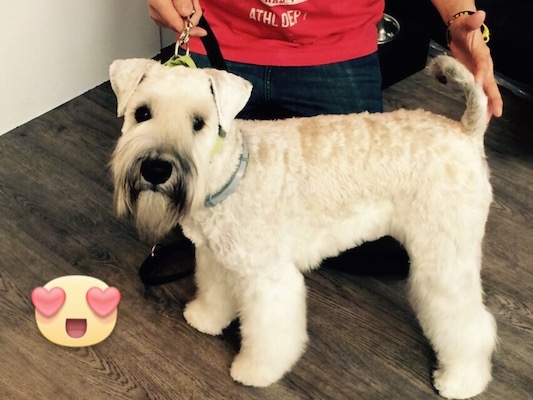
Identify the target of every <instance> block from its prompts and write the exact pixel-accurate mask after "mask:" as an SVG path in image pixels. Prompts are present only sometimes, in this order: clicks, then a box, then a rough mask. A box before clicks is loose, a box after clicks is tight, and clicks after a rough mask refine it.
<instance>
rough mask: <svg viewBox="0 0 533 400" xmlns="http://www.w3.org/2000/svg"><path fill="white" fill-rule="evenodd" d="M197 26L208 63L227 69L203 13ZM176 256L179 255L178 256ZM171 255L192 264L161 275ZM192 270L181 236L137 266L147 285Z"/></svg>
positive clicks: (191, 249) (154, 250)
mask: <svg viewBox="0 0 533 400" xmlns="http://www.w3.org/2000/svg"><path fill="white" fill-rule="evenodd" d="M198 26H199V27H200V28H203V29H205V30H206V32H207V36H203V37H201V38H200V39H201V40H202V44H203V45H204V47H205V51H206V53H207V58H208V59H209V63H210V64H211V66H212V67H213V68H216V69H220V70H224V71H227V70H228V68H227V66H226V61H225V60H224V57H223V56H222V52H221V51H220V46H219V45H218V41H217V38H216V37H215V34H214V33H213V30H212V29H211V26H209V23H208V22H207V20H206V19H205V17H204V16H203V15H202V17H201V18H200V21H199V22H198ZM177 256H179V258H178V257H177ZM173 257H174V258H175V260H174V261H176V258H178V259H179V260H180V261H183V260H184V259H187V257H190V258H191V260H192V262H191V263H190V264H192V265H188V266H187V267H186V268H185V269H183V270H182V271H179V272H176V273H172V274H168V275H162V274H161V271H162V270H163V269H164V268H165V267H167V268H168V264H169V261H170V260H171V259H172V258H173ZM174 264H175V263H174ZM193 272H194V246H193V244H192V243H191V242H189V241H188V239H186V238H182V239H180V240H177V241H175V242H172V243H169V244H165V245H163V244H156V245H155V246H154V247H152V250H151V252H150V254H149V255H148V257H147V258H146V260H144V262H143V263H142V265H141V267H140V268H139V278H140V279H141V281H142V283H144V284H145V285H147V286H157V285H163V284H165V283H169V282H174V281H177V280H180V279H182V278H185V277H187V276H189V275H191V274H192V273H193Z"/></svg>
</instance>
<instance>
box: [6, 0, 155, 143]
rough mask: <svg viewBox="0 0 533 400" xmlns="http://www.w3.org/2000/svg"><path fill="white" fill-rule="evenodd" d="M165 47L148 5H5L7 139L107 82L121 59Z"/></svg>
mask: <svg viewBox="0 0 533 400" xmlns="http://www.w3.org/2000/svg"><path fill="white" fill-rule="evenodd" d="M160 47H161V46H160V32H159V28H158V27H157V26H156V25H155V23H154V22H153V21H152V20H150V18H149V17H148V6H147V1H146V0H0V134H3V133H5V132H7V131H9V130H11V129H13V128H15V127H17V126H19V125H22V124H23V123H25V122H27V121H29V120H31V119H33V118H35V117H37V116H39V115H41V114H43V113H45V112H47V111H49V110H51V109H53V108H55V107H56V106H58V105H60V104H62V103H64V102H66V101H68V100H70V99H72V98H74V97H76V96H78V95H80V94H82V93H84V92H86V91H87V90H89V89H92V88H94V87H95V86H98V85H99V84H101V83H102V82H105V81H107V80H108V79H109V77H108V68H109V65H110V64H111V62H112V61H113V60H114V59H117V58H127V57H153V56H155V55H156V54H157V53H159V50H160Z"/></svg>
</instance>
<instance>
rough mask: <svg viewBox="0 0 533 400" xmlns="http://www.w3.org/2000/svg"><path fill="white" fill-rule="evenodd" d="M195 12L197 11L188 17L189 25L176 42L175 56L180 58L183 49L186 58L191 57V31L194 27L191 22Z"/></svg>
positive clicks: (187, 24)
mask: <svg viewBox="0 0 533 400" xmlns="http://www.w3.org/2000/svg"><path fill="white" fill-rule="evenodd" d="M195 12H196V11H193V13H192V14H191V15H189V16H188V17H187V23H186V25H185V29H184V30H183V32H181V35H180V37H179V38H178V40H177V42H176V48H175V50H174V55H175V56H176V57H179V56H180V49H181V48H182V47H185V54H184V56H188V55H189V39H190V38H191V29H192V28H193V27H194V25H193V23H192V21H191V17H192V16H193V15H194V13H195Z"/></svg>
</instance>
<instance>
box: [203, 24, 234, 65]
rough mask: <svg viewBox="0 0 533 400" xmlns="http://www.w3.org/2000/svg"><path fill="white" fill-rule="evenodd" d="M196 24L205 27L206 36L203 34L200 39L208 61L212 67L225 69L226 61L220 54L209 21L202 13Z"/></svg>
mask: <svg viewBox="0 0 533 400" xmlns="http://www.w3.org/2000/svg"><path fill="white" fill-rule="evenodd" d="M198 26H199V27H200V28H203V29H205V30H206V32H207V36H203V37H201V38H200V39H201V40H202V44H203V45H204V47H205V51H206V53H207V58H208V59H209V63H210V64H211V66H212V67H213V68H216V69H221V70H224V71H227V70H228V67H227V65H226V61H225V60H224V57H223V56H222V52H221V51H220V46H219V45H218V40H217V38H216V36H215V34H214V32H213V30H212V29H211V26H209V23H208V22H207V20H206V19H205V17H204V16H203V15H202V16H201V18H200V21H199V22H198Z"/></svg>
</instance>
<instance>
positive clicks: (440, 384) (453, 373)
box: [433, 364, 491, 399]
mask: <svg viewBox="0 0 533 400" xmlns="http://www.w3.org/2000/svg"><path fill="white" fill-rule="evenodd" d="M490 380H491V374H490V364H489V365H488V368H487V367H486V366H485V367H484V368H479V365H475V366H474V365H467V366H462V367H454V368H440V369H438V370H436V371H435V372H434V373H433V384H434V386H435V389H437V391H438V392H439V394H440V395H441V396H442V397H445V398H447V399H469V398H471V397H474V396H476V395H478V394H480V393H481V392H483V390H485V388H486V387H487V385H488V383H489V382H490Z"/></svg>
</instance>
